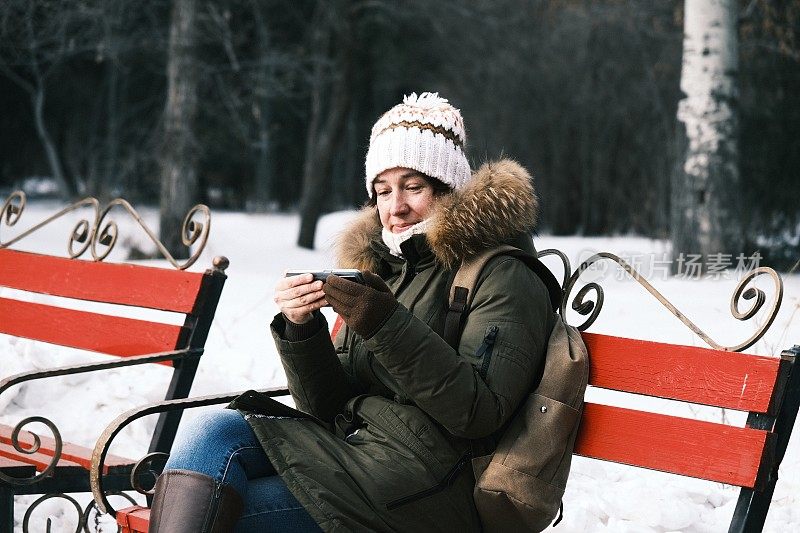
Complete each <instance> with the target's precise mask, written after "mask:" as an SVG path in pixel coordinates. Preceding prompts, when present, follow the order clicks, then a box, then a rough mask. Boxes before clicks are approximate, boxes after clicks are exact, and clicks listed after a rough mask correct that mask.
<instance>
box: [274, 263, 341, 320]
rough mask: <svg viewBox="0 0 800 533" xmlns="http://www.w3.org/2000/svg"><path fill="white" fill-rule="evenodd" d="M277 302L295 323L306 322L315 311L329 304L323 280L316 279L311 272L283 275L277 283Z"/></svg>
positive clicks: (286, 315) (287, 317)
mask: <svg viewBox="0 0 800 533" xmlns="http://www.w3.org/2000/svg"><path fill="white" fill-rule="evenodd" d="M274 299H275V303H276V304H278V307H279V308H280V310H281V313H283V316H285V317H286V319H287V320H289V321H290V322H293V323H295V324H305V323H306V322H308V321H309V320H311V319H312V318H314V315H313V314H312V313H313V312H314V311H316V310H317V309H319V308H320V307H322V306H325V305H328V302H327V301H326V300H325V293H324V292H322V282H321V281H314V276H312V275H311V274H301V275H299V276H289V277H283V278H281V279H279V280H278V283H277V284H276V285H275V298H274Z"/></svg>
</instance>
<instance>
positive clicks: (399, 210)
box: [389, 193, 408, 215]
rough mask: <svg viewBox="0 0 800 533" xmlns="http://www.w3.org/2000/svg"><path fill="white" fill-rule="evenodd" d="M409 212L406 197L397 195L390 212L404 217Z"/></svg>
mask: <svg viewBox="0 0 800 533" xmlns="http://www.w3.org/2000/svg"><path fill="white" fill-rule="evenodd" d="M406 211H408V202H406V197H405V195H404V194H402V193H400V194H395V195H394V196H393V198H392V204H391V206H390V209H389V212H390V213H391V214H392V215H402V214H403V213H405V212H406Z"/></svg>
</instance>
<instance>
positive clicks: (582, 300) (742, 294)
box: [561, 252, 783, 352]
mask: <svg viewBox="0 0 800 533" xmlns="http://www.w3.org/2000/svg"><path fill="white" fill-rule="evenodd" d="M604 259H608V260H611V261H613V262H615V263H616V264H618V265H619V266H621V267H622V268H623V269H624V270H625V272H627V273H628V275H630V276H631V277H632V278H633V279H634V280H636V281H637V282H638V283H639V284H640V285H642V286H643V287H644V288H645V289H647V291H648V292H649V293H650V294H652V295H653V296H655V298H656V299H657V300H658V301H659V302H660V303H661V304H662V305H663V306H664V307H666V308H667V309H668V310H669V311H670V313H672V314H673V315H675V317H676V318H678V320H680V321H681V322H683V323H684V324H685V325H686V327H688V328H689V329H691V330H692V331H693V332H694V333H695V334H697V335H698V336H699V337H700V338H701V339H703V341H705V342H706V344H708V345H709V346H711V347H712V348H715V349H717V350H727V351H732V352H739V351H742V350H744V349H747V348H749V347H750V346H752V345H753V344H755V343H756V342H757V341H758V340H759V339H760V338H761V337H763V336H764V334H765V333H766V332H767V330H768V329H769V327H770V326H771V325H772V323H773V322H774V320H775V317H776V316H777V314H778V310H779V309H780V305H781V302H782V301H783V280H782V279H781V277H780V275H779V274H778V273H777V272H775V270H773V269H772V268H769V267H759V268H756V269H754V270H752V271H750V272H749V273H748V274H747V275H746V276H745V277H744V278H742V280H741V281H740V282H739V284H738V285H737V286H736V290H735V291H734V293H733V296H732V297H731V306H730V308H731V314H732V315H733V316H734V318H736V319H737V320H742V321H744V320H749V319H751V318H753V317H754V316H755V315H756V313H758V312H759V311H760V310H761V309H762V307H763V306H764V303H765V302H766V294H765V293H764V291H762V290H761V289H757V288H755V287H748V285H750V282H751V281H753V279H755V278H756V277H757V276H761V275H767V276H769V277H770V278H771V279H772V281H773V282H774V284H775V299H774V300H773V302H772V308H771V309H770V310H769V314H768V315H767V318H766V320H765V322H764V324H763V325H762V326H761V327H760V328H758V330H757V331H756V332H755V333H754V334H753V335H752V336H751V337H750V338H749V339H747V340H745V341H744V342H742V343H739V344H736V345H733V346H723V345H721V344H719V343H717V342H716V341H714V340H713V339H712V338H711V337H709V336H708V335H707V334H706V333H705V332H703V330H701V329H700V328H699V327H698V326H697V325H696V324H695V323H694V322H692V321H691V320H689V318H687V317H686V315H684V314H683V313H682V312H681V311H680V310H679V309H678V308H677V307H675V306H674V305H673V304H672V303H670V301H669V300H667V299H666V298H665V297H664V296H663V295H662V294H661V293H660V292H658V291H657V290H656V289H655V287H653V286H652V285H651V284H650V283H649V282H648V281H647V280H646V279H644V277H642V275H641V274H640V273H639V272H638V271H637V270H636V269H635V268H633V267H632V266H631V265H630V264H628V263H627V262H626V261H625V260H623V259H621V258H620V257H618V256H616V255H614V254H612V253H608V252H601V253H597V254H594V255H593V256H591V257H590V258H589V259H587V260H586V261H584V262H583V263H582V264H581V265H580V266H579V267H578V269H577V270H576V271H575V272H574V273H573V274H572V276H570V278H569V281H568V282H567V283H566V285H565V286H564V299H563V300H562V301H561V315H562V316H564V312H565V311H566V307H567V303H568V302H569V297H570V292H571V291H572V289H573V287H574V286H575V283H576V282H577V281H578V278H579V277H580V276H581V274H582V273H583V272H584V271H585V270H586V269H588V268H589V267H590V266H591V265H593V264H594V263H596V262H598V261H601V260H604ZM590 291H595V294H596V300H595V301H592V300H591V299H589V300H587V299H586V297H587V295H588V294H589V292H590ZM741 298H744V299H745V300H754V301H753V303H752V305H751V306H750V308H749V309H747V310H746V311H745V312H741V311H740V310H739V303H740V299H741ZM603 301H604V297H603V288H602V287H601V286H600V285H599V284H598V283H595V282H591V283H588V284H586V285H585V286H584V287H583V288H582V289H581V290H580V291H578V293H577V294H576V295H575V298H574V300H573V301H572V305H571V306H572V308H573V309H574V310H575V311H577V312H578V313H579V314H581V315H584V316H585V315H590V316H589V318H588V319H586V321H585V322H584V323H583V324H581V325H580V326H578V329H579V330H580V331H585V330H586V329H587V328H588V327H589V326H590V325H592V323H593V322H594V321H595V319H596V318H597V315H598V314H599V313H600V309H601V308H602V306H603ZM590 313H591V314H590Z"/></svg>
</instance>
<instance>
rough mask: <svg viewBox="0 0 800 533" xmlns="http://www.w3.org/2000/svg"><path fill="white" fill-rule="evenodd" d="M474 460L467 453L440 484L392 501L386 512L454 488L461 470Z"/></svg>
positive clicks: (469, 452)
mask: <svg viewBox="0 0 800 533" xmlns="http://www.w3.org/2000/svg"><path fill="white" fill-rule="evenodd" d="M470 459H472V452H471V451H467V452H465V453H464V455H462V456H461V458H460V459H459V460H458V461H457V462H456V464H455V465H453V468H451V469H450V470H449V471H448V472H447V474H445V475H444V478H442V480H441V481H439V483H437V484H436V485H434V486H433V487H430V488H427V489H424V490H421V491H419V492H415V493H414V494H409V495H408V496H403V497H402V498H397V499H396V500H392V501H390V502H389V503H387V504H386V510H387V511H392V510H394V509H397V508H398V507H402V506H403V505H408V504H409V503H413V502H415V501H418V500H421V499H423V498H428V497H430V496H433V495H434V494H438V493H440V492H442V491H443V490H445V489H446V488H448V487H452V486H453V484H454V483H455V482H456V479H458V474H459V473H461V470H462V469H463V468H464V466H465V465H466V464H467V463H468V462H469V461H470Z"/></svg>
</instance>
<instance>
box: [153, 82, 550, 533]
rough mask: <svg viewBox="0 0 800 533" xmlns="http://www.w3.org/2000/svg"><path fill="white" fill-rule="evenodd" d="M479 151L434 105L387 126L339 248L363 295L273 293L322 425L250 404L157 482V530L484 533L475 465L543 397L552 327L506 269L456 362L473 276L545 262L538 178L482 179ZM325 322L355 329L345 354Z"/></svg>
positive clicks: (475, 316)
mask: <svg viewBox="0 0 800 533" xmlns="http://www.w3.org/2000/svg"><path fill="white" fill-rule="evenodd" d="M464 143H465V134H464V126H463V122H462V118H461V115H460V113H459V111H458V110H457V109H455V108H454V107H452V106H451V105H450V104H449V103H448V102H447V100H444V99H442V98H439V97H438V95H436V94H431V93H424V94H422V95H421V96H419V97H417V96H416V95H415V94H412V95H411V96H409V97H406V98H405V99H404V101H403V103H402V104H399V105H397V106H395V107H393V108H392V109H391V110H389V111H388V112H387V113H386V114H384V115H383V116H382V117H381V118H380V119H379V120H378V121H377V123H376V124H375V126H374V127H373V129H372V134H371V136H370V146H369V151H368V153H367V158H366V188H367V192H368V194H369V197H370V202H369V205H368V206H367V207H366V208H365V209H364V210H363V213H362V214H361V215H360V216H359V217H358V218H357V219H356V221H355V222H354V223H352V224H351V225H350V226H349V227H348V228H347V229H346V230H345V231H344V232H343V236H342V238H341V240H340V245H339V249H338V255H339V257H338V260H339V263H340V266H342V267H345V268H358V269H360V270H362V271H363V273H364V278H365V283H364V284H359V283H355V282H351V281H348V280H344V279H342V278H337V277H335V276H332V277H330V278H329V279H328V281H327V282H325V283H324V284H323V283H321V282H319V281H317V282H313V281H312V280H311V276H310V275H305V276H296V277H289V278H283V279H282V280H280V281H279V283H278V284H277V287H276V291H275V301H276V302H277V304H278V306H279V308H280V310H281V313H279V314H278V315H277V316H276V317H275V319H274V320H273V322H272V324H271V329H272V334H273V336H274V338H275V342H276V344H277V347H278V351H279V353H280V356H281V360H282V362H283V365H284V368H285V370H286V375H287V378H288V382H289V390H290V391H291V393H292V396H293V398H294V400H295V403H296V405H297V408H298V409H299V411H302V413H307V415H304V414H302V413H299V412H297V411H293V410H289V409H288V408H286V407H284V406H282V405H281V404H278V403H277V402H274V401H272V400H270V399H268V398H263V397H261V396H260V395H258V394H257V393H248V394H246V395H244V396H242V397H240V398H239V399H237V400H236V401H234V403H233V404H231V406H230V407H233V408H235V409H237V410H238V411H235V410H228V411H224V412H223V413H220V414H215V415H211V416H210V417H207V418H205V419H202V420H201V421H200V422H198V423H196V424H195V425H194V426H193V429H192V431H190V432H185V434H184V437H183V440H182V441H181V442H179V443H177V444H176V446H174V447H173V454H172V456H171V458H170V462H169V463H168V464H167V468H166V470H165V473H164V474H163V475H162V476H160V477H159V479H158V482H157V486H156V497H155V501H154V503H153V512H152V514H151V524H152V525H151V527H155V529H151V531H169V532H175V531H200V530H203V531H226V530H229V529H230V528H231V527H232V525H233V524H234V523H237V520H238V523H237V524H238V525H237V528H238V530H241V531H245V530H248V531H271V530H275V531H277V530H281V531H309V530H317V529H319V528H321V529H323V530H325V531H453V530H461V531H479V530H480V522H479V520H478V516H477V512H476V510H475V506H474V503H473V501H472V489H473V486H474V483H475V480H474V476H473V473H472V469H471V468H469V464H470V460H471V459H472V458H473V457H477V456H479V455H483V454H485V453H489V452H491V451H492V449H493V448H492V447H493V442H494V441H493V435H495V434H497V432H498V431H500V430H501V429H502V428H503V427H504V424H505V423H506V422H507V421H508V420H509V419H510V417H511V415H512V414H513V412H514V410H515V409H516V407H517V406H518V405H519V403H520V402H521V400H522V398H523V397H524V395H525V394H526V393H527V392H528V391H529V390H530V389H531V387H532V384H533V382H534V381H535V380H536V378H537V372H538V371H540V367H541V360H542V357H543V354H544V351H545V348H546V346H545V344H546V342H547V339H548V336H549V333H550V330H551V329H552V326H553V320H554V318H553V317H554V315H553V313H552V310H551V307H550V303H549V302H550V300H549V297H548V292H547V289H546V287H545V285H544V283H543V282H542V281H541V280H540V279H539V278H538V277H537V276H536V275H535V274H534V273H533V272H532V271H531V270H529V269H528V267H526V266H525V265H524V264H523V263H522V262H520V261H518V260H517V259H514V258H511V257H506V256H500V257H496V258H494V259H492V260H491V261H490V263H489V264H488V265H487V266H486V268H484V270H483V271H482V274H481V276H480V278H479V280H478V283H477V285H476V290H475V298H474V301H473V304H472V308H471V309H470V310H469V312H468V314H467V316H466V319H465V321H464V324H463V329H462V335H461V338H460V341H459V346H458V350H456V349H454V348H452V347H451V346H449V345H448V344H447V343H446V342H445V341H444V340H443V339H442V337H441V334H442V331H443V328H444V321H445V316H446V314H447V301H448V285H449V281H450V280H451V276H452V274H453V272H454V270H455V269H456V268H457V267H458V265H459V264H460V263H461V261H462V260H464V259H466V258H469V257H471V256H474V255H476V254H479V253H480V252H482V251H483V250H486V249H488V248H492V247H494V246H496V245H498V244H501V243H512V244H515V245H517V246H520V247H522V248H524V249H526V250H528V251H533V244H532V242H531V239H530V237H529V232H530V231H531V230H532V228H533V225H534V221H535V217H536V208H537V201H536V197H535V195H534V193H533V189H532V186H531V182H530V176H529V175H528V173H527V172H526V171H525V170H524V169H523V168H522V167H521V166H519V165H518V164H516V163H514V162H512V161H508V160H504V161H500V162H497V163H493V164H487V165H484V166H483V167H482V168H481V169H479V170H478V171H477V172H476V173H475V174H472V173H471V171H470V168H469V164H468V162H467V159H466V157H465V155H464ZM325 305H330V306H331V307H332V308H333V310H334V311H336V312H337V313H338V314H339V316H341V317H342V318H343V320H344V322H345V324H346V327H345V328H342V330H341V331H340V332H339V334H338V335H337V338H336V339H335V342H331V339H330V337H329V334H328V327H327V323H326V321H325V318H324V317H323V316H322V315H321V314H320V313H319V308H320V307H322V306H325ZM241 414H243V415H244V417H242V416H241ZM245 421H246V423H245ZM178 504H180V505H178ZM243 507H244V512H243V513H242V508H243Z"/></svg>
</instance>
